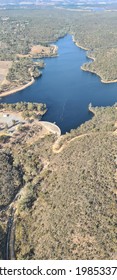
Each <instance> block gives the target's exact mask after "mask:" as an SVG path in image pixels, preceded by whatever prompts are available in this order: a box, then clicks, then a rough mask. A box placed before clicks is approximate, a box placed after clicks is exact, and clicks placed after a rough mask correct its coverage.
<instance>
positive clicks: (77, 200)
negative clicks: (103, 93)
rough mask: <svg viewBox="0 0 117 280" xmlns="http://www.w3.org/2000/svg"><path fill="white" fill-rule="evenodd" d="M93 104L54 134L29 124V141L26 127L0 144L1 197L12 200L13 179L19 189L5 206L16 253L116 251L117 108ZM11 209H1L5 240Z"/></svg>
mask: <svg viewBox="0 0 117 280" xmlns="http://www.w3.org/2000/svg"><path fill="white" fill-rule="evenodd" d="M92 110H93V112H94V113H95V116H94V117H93V118H92V120H91V121H88V122H86V123H85V124H83V125H82V126H81V127H80V128H78V129H76V130H73V131H72V132H71V133H69V134H67V135H64V136H62V137H61V138H60V139H59V141H58V140H57V139H56V136H54V135H53V134H46V135H45V136H43V138H42V134H40V133H41V131H40V132H38V138H34V137H33V133H32V132H31V131H33V125H34V124H32V125H31V126H30V134H29V132H28V135H29V136H30V141H29V140H28V138H26V134H27V131H26V134H25V129H26V128H25V129H23V130H22V132H20V133H22V134H21V135H22V141H21V142H19V141H17V139H18V136H16V138H15V145H14V143H13V142H14V141H11V140H9V141H8V142H7V143H6V144H5V143H4V144H3V146H2V151H1V156H2V157H1V159H2V165H1V167H2V166H4V167H5V168H4V173H3V176H2V182H1V183H2V185H1V186H2V189H1V192H2V197H1V205H7V204H8V203H10V200H11V198H12V196H14V191H15V188H17V186H18V187H20V188H21V189H22V190H21V191H20V195H19V196H17V198H16V199H15V201H14V202H13V203H12V204H11V206H10V207H12V208H13V209H14V211H15V213H14V218H13V225H14V227H15V231H14V235H15V237H12V238H15V244H14V248H13V249H12V250H14V254H15V258H16V259H114V258H116V247H117V240H116V191H117V190H116V154H117V146H116V136H117V134H116V126H115V124H116V120H117V110H116V107H107V108H92ZM35 129H36V127H35ZM23 131H24V132H23ZM21 135H20V137H21ZM31 135H32V136H31ZM31 137H33V138H32V141H31ZM56 140H57V142H56ZM59 142H60V145H59ZM7 147H9V149H7ZM18 166H20V168H19V167H18ZM11 170H12V171H11ZM18 170H19V171H20V170H22V171H20V174H19V171H18ZM22 176H23V177H22ZM22 179H23V181H22ZM9 180H10V182H12V186H10V185H9ZM4 182H5V184H4ZM20 182H21V183H20ZM22 182H23V185H22ZM13 184H14V186H15V188H14V186H13ZM7 185H8V186H9V191H8V192H7V194H6V189H5V188H6V186H7ZM11 188H12V193H10V189H11ZM4 195H5V199H4V197H3V196H4ZM9 210H10V208H9V209H8V210H7V209H6V214H5V212H1V213H0V215H1V222H0V226H1V232H2V235H1V242H2V244H5V243H4V240H5V232H6V231H7V227H6V221H7V218H5V215H6V217H8V213H9ZM0 248H1V254H2V257H3V250H2V247H0ZM4 250H6V247H5V245H4Z"/></svg>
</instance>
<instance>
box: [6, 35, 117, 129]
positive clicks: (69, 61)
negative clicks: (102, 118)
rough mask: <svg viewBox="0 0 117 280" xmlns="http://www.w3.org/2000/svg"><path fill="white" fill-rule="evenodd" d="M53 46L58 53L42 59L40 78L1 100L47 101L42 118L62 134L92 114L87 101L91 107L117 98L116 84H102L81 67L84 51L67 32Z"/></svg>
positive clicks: (111, 103)
mask: <svg viewBox="0 0 117 280" xmlns="http://www.w3.org/2000/svg"><path fill="white" fill-rule="evenodd" d="M56 45H57V46H58V48H59V56H58V57H54V58H46V59H44V61H45V63H46V67H45V69H44V70H43V75H42V77H41V78H39V79H37V80H36V81H35V83H34V84H33V85H31V86H30V87H28V88H26V89H24V90H22V91H20V92H18V93H16V94H13V95H9V96H6V97H4V98H3V99H2V102H7V103H15V102H20V101H26V102H42V103H46V105H47V108H48V112H47V113H46V114H45V116H44V117H43V120H46V121H50V122H56V124H57V125H58V126H59V127H60V128H61V130H62V133H65V132H67V131H70V129H73V128H77V127H78V126H79V125H80V124H82V123H84V122H85V121H87V120H89V119H90V118H91V117H92V114H91V113H90V112H88V105H89V103H90V102H91V103H92V105H93V106H108V105H113V104H114V103H115V102H116V101H117V83H113V84H103V83H101V81H100V78H99V77H97V76H96V75H95V74H91V73H88V72H84V71H82V70H81V69H80V66H81V65H82V64H83V63H84V62H86V61H88V58H86V51H84V50H82V49H80V48H78V47H77V46H76V45H75V44H74V43H73V41H72V37H71V36H70V35H67V36H66V37H64V38H62V39H59V41H58V42H57V43H56Z"/></svg>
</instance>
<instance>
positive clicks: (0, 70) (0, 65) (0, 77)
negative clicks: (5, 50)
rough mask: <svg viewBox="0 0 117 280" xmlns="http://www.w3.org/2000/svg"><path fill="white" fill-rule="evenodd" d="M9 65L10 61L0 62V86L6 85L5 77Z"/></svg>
mask: <svg viewBox="0 0 117 280" xmlns="http://www.w3.org/2000/svg"><path fill="white" fill-rule="evenodd" d="M11 65H12V61H0V85H2V84H3V83H6V76H7V74H8V71H9V68H10V67H11Z"/></svg>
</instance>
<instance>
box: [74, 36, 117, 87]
mask: <svg viewBox="0 0 117 280" xmlns="http://www.w3.org/2000/svg"><path fill="white" fill-rule="evenodd" d="M72 40H73V42H74V43H75V45H76V46H77V47H79V48H81V49H83V50H85V51H90V49H88V48H85V47H83V46H81V45H79V43H78V42H77V41H76V40H75V39H74V35H72ZM87 57H88V58H89V59H92V60H93V61H95V58H94V57H90V56H88V55H87ZM81 70H82V71H85V72H89V73H92V74H95V75H97V76H98V77H99V78H100V80H101V82H102V83H103V84H112V83H117V79H116V80H110V81H108V80H104V79H103V77H102V76H101V75H100V74H99V73H98V72H96V71H91V70H88V69H84V68H83V65H82V66H81Z"/></svg>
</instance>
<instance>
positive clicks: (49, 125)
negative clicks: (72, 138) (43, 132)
mask: <svg viewBox="0 0 117 280" xmlns="http://www.w3.org/2000/svg"><path fill="white" fill-rule="evenodd" d="M40 124H42V125H43V126H44V127H45V128H46V129H47V130H49V131H50V132H52V133H54V134H57V136H58V137H59V136H61V130H60V128H59V127H58V126H57V125H56V124H54V123H51V122H46V121H40Z"/></svg>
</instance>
